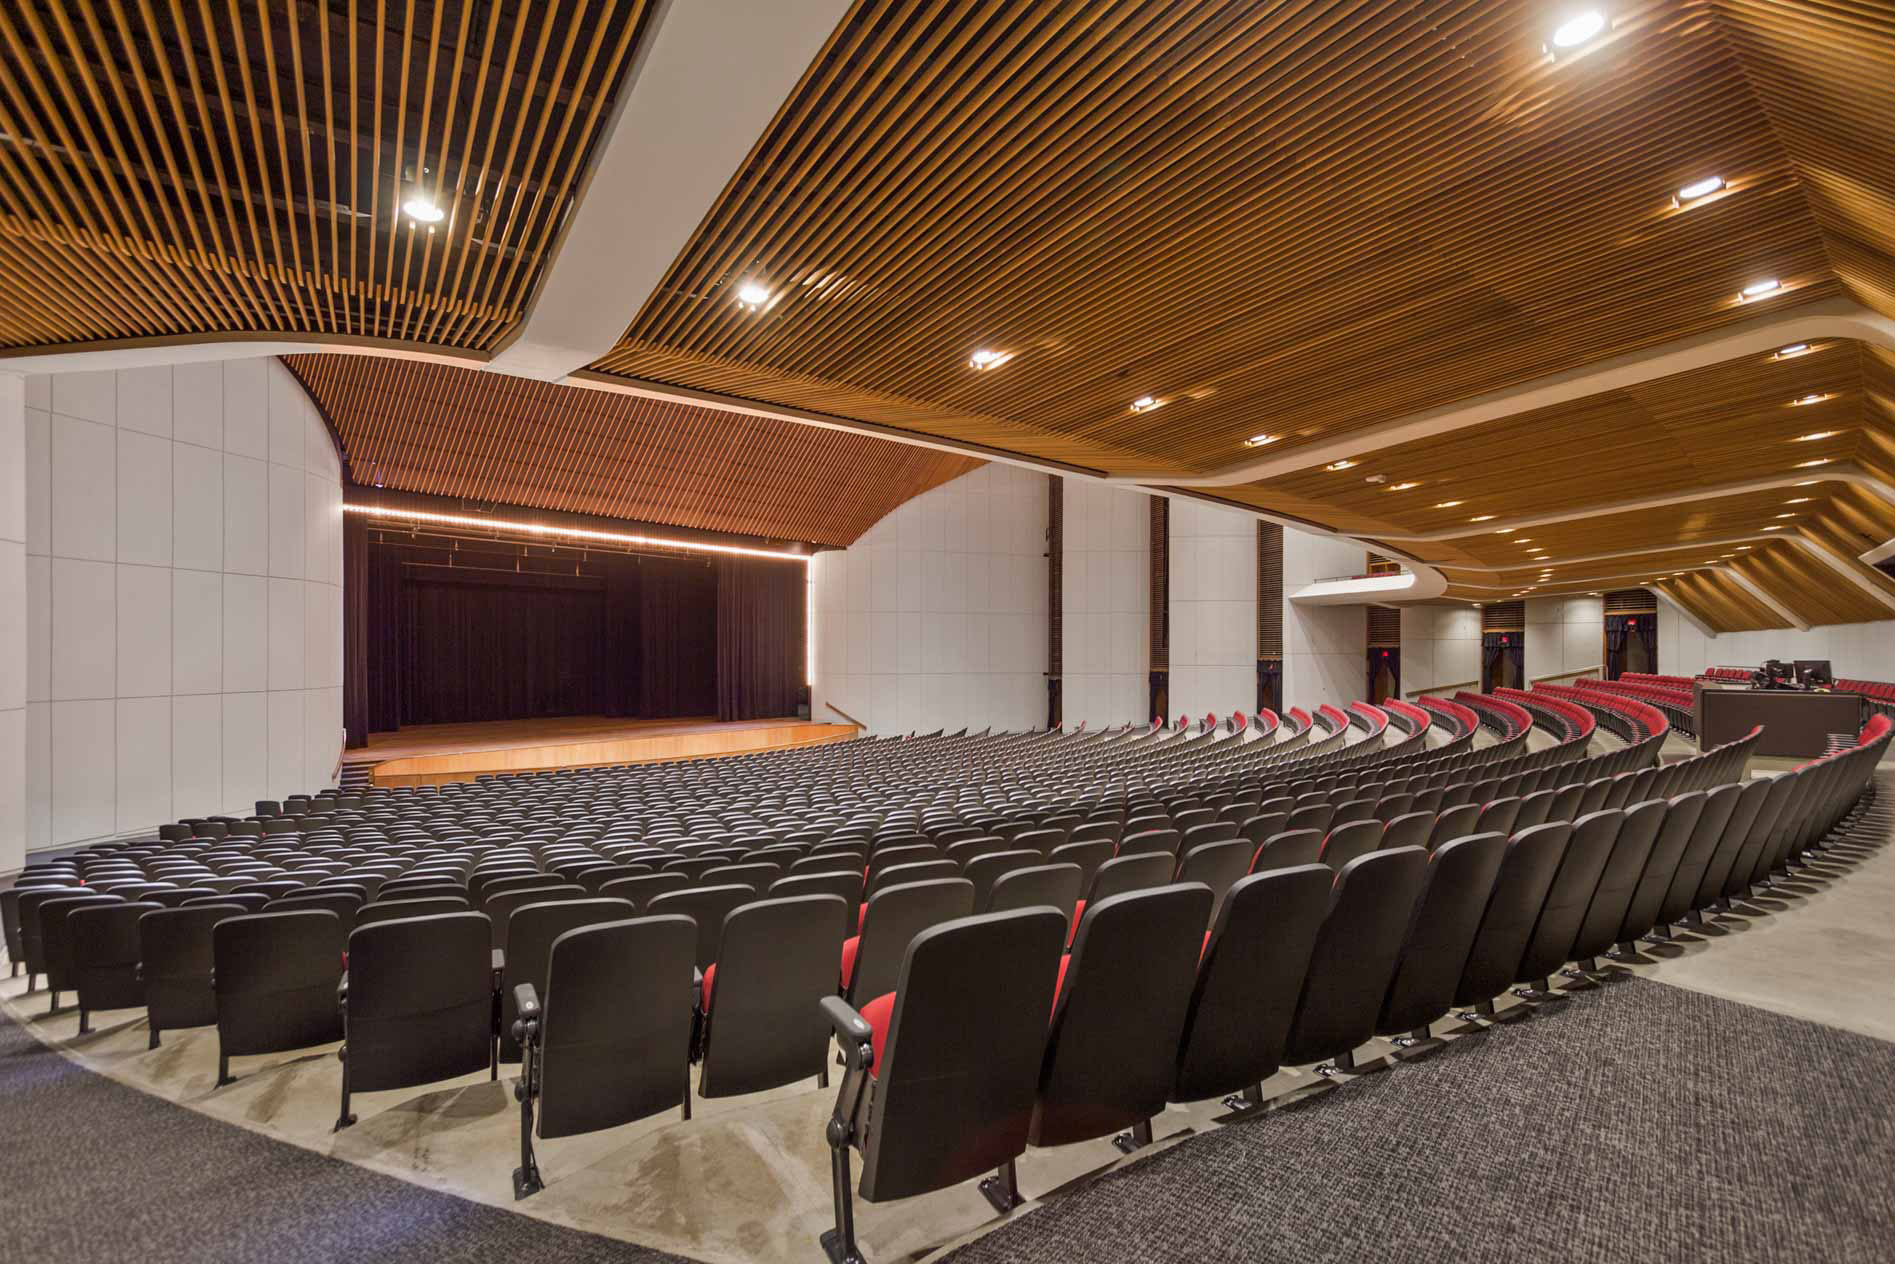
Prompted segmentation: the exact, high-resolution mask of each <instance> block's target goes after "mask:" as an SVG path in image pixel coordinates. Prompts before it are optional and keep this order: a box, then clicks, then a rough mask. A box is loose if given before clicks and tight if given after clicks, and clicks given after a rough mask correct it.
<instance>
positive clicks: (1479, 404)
mask: <svg viewBox="0 0 1895 1264" xmlns="http://www.w3.org/2000/svg"><path fill="white" fill-rule="evenodd" d="M1825 338H1854V339H1857V340H1859V341H1862V342H1866V343H1871V344H1874V345H1875V346H1879V347H1885V348H1887V349H1889V350H1891V351H1895V321H1892V320H1890V319H1888V318H1887V317H1885V316H1880V315H1877V314H1876V313H1874V312H1872V311H1870V310H1868V309H1867V308H1865V307H1863V306H1861V305H1860V304H1858V303H1854V302H1851V301H1849V300H1848V299H1825V300H1823V301H1822V302H1820V303H1812V304H1810V305H1809V306H1807V307H1800V308H1796V309H1794V310H1791V311H1786V312H1784V313H1783V314H1781V315H1777V316H1760V317H1758V318H1757V319H1755V320H1750V321H1745V322H1744V323H1742V324H1739V325H1732V326H1730V327H1728V328H1725V329H1721V330H1718V331H1716V332H1714V333H1707V334H1699V335H1696V336H1694V337H1690V338H1681V339H1678V340H1676V341H1674V342H1668V343H1663V344H1661V345H1659V346H1657V347H1653V348H1651V349H1649V350H1647V351H1641V352H1637V353H1635V354H1632V355H1625V356H1617V357H1615V358H1613V359H1610V360H1602V361H1600V362H1598V363H1597V364H1591V365H1587V366H1585V367H1583V368H1578V369H1570V370H1568V371H1566V372H1564V373H1555V374H1551V375H1549V376H1547V377H1542V378H1536V379H1535V380H1533V381H1531V382H1526V383H1523V384H1521V385H1519V386H1516V387H1512V388H1510V389H1508V390H1504V391H1495V392H1493V393H1491V394H1488V395H1480V396H1476V397H1475V398H1473V399H1469V400H1463V401H1461V402H1459V403H1455V404H1448V405H1445V406H1443V407H1440V408H1431V409H1427V410H1426V411H1423V412H1418V413H1411V414H1409V415H1408V416H1406V417H1399V418H1396V419H1395V420H1393V421H1388V422H1384V423H1382V424H1381V425H1379V426H1371V427H1368V428H1367V429H1363V430H1357V431H1352V432H1350V433H1349V434H1347V435H1343V436H1341V437H1339V438H1337V439H1336V440H1334V441H1332V442H1328V443H1312V444H1305V445H1303V446H1301V447H1298V448H1294V449H1291V450H1289V451H1286V452H1283V453H1280V454H1278V455H1275V456H1268V457H1259V458H1257V459H1256V460H1252V461H1244V462H1240V463H1238V464H1236V465H1230V466H1226V467H1225V468H1223V469H1221V470H1218V471H1216V472H1215V473H1211V474H1200V475H1196V476H1193V477H1179V476H1177V475H1175V474H1161V473H1152V474H1122V475H1117V476H1115V477H1114V478H1113V480H1112V481H1114V482H1120V483H1141V482H1152V481H1163V482H1166V483H1170V484H1172V485H1174V486H1180V487H1231V486H1234V485H1236V484H1239V483H1254V482H1258V481H1260V480H1263V479H1267V478H1275V477H1277V476H1279V475H1283V474H1292V473H1295V472H1296V471H1298V470H1305V469H1309V468H1311V467H1312V466H1317V465H1327V464H1329V463H1330V462H1331V461H1340V460H1344V459H1353V458H1357V457H1360V456H1362V455H1363V454H1364V453H1368V452H1376V451H1380V450H1381V449H1383V448H1391V447H1395V446H1397V445H1399V444H1403V443H1413V442H1415V441H1417V440H1420V439H1431V438H1434V437H1436V436H1438V435H1443V434H1449V433H1452V432H1453V431H1456V430H1465V429H1466V428H1468V427H1469V426H1478V425H1482V424H1484V423H1486V422H1490V421H1498V420H1499V419H1501V418H1503V417H1512V416H1515V415H1516V414H1519V413H1525V412H1531V411H1533V410H1534V409H1536V408H1547V407H1551V406H1552V405H1555V404H1564V403H1567V402H1568V401H1571V400H1575V399H1583V398H1585V397H1586V396H1588V395H1598V394H1600V393H1602V392H1605V391H1614V390H1621V389H1623V388H1625V387H1628V386H1638V385H1640V384H1642V383H1645V382H1653V381H1657V380H1658V379H1659V378H1664V377H1670V376H1672V375H1673V374H1676V373H1688V372H1690V371H1692V370H1693V369H1701V368H1705V367H1707V366H1709V365H1713V364H1719V363H1722V362H1723V361H1725V360H1735V359H1737V358H1739V357H1741V356H1747V355H1760V354H1762V353H1763V352H1766V351H1774V350H1775V349H1776V348H1778V347H1781V346H1783V345H1785V344H1786V343H1791V342H1814V341H1818V340H1820V339H1825Z"/></svg>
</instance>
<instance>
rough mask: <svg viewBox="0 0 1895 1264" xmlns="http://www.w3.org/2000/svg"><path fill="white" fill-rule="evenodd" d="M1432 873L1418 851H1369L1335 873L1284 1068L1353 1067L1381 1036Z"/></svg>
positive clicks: (1285, 1052) (1287, 1043)
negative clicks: (1379, 1025) (1329, 1063)
mask: <svg viewBox="0 0 1895 1264" xmlns="http://www.w3.org/2000/svg"><path fill="white" fill-rule="evenodd" d="M1427 874H1428V853H1427V852H1425V851H1423V850H1422V849H1421V848H1419V847H1412V848H1407V847H1405V848H1401V849H1399V850H1395V851H1376V852H1370V853H1369V854H1368V855H1366V856H1358V857H1357V858H1356V859H1354V860H1352V861H1350V862H1349V863H1348V864H1346V865H1344V866H1343V867H1342V870H1341V871H1340V872H1339V873H1337V874H1336V885H1335V889H1334V891H1333V892H1332V894H1331V896H1330V903H1329V912H1328V914H1327V915H1326V916H1325V917H1324V918H1323V924H1322V927H1321V929H1320V930H1318V931H1317V932H1316V943H1315V945H1314V946H1313V947H1312V948H1311V950H1310V957H1309V970H1308V972H1307V973H1306V974H1305V975H1304V978H1303V988H1302V993H1301V995H1300V996H1299V997H1298V998H1297V1003H1296V1013H1295V1016H1294V1017H1292V1018H1291V1020H1290V1032H1289V1036H1288V1037H1287V1038H1286V1039H1285V1041H1284V1046H1283V1062H1284V1065H1286V1066H1303V1065H1305V1064H1307V1063H1313V1062H1321V1061H1323V1060H1324V1059H1333V1060H1334V1063H1335V1068H1336V1069H1338V1070H1345V1071H1346V1070H1348V1069H1350V1067H1352V1066H1353V1065H1354V1062H1353V1059H1352V1053H1353V1051H1354V1049H1355V1048H1356V1046H1358V1045H1360V1044H1363V1043H1364V1042H1366V1041H1368V1040H1369V1039H1371V1038H1372V1037H1373V1036H1374V1035H1375V1021H1376V1018H1377V1016H1378V1015H1379V1014H1380V1013H1381V1008H1382V998H1383V997H1385V996H1386V995H1387V994H1388V987H1389V982H1390V980H1391V979H1392V978H1393V977H1394V973H1395V967H1396V964H1397V962H1398V961H1399V958H1400V954H1401V949H1402V943H1403V941H1404V939H1405V938H1406V937H1407V933H1408V926H1409V922H1410V920H1411V919H1412V918H1413V916H1414V911H1415V906H1416V903H1417V902H1418V901H1419V900H1420V898H1421V892H1422V885H1423V883H1424V881H1425V880H1426V878H1427Z"/></svg>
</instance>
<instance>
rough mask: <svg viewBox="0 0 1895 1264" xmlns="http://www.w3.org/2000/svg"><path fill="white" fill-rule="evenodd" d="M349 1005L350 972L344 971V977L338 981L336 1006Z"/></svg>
mask: <svg viewBox="0 0 1895 1264" xmlns="http://www.w3.org/2000/svg"><path fill="white" fill-rule="evenodd" d="M348 1003H349V972H348V971H347V970H344V971H343V972H342V977H341V978H340V979H338V980H336V1004H338V1005H347V1004H348Z"/></svg>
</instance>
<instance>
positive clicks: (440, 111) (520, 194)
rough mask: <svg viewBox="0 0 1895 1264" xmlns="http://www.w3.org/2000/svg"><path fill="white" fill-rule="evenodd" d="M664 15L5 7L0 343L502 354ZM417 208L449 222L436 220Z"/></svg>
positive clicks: (331, 3)
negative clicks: (414, 211)
mask: <svg viewBox="0 0 1895 1264" xmlns="http://www.w3.org/2000/svg"><path fill="white" fill-rule="evenodd" d="M645 9H646V4H645V0H548V2H546V3H528V2H527V0H491V2H489V3H484V4H477V3H473V2H472V0H402V2H401V3H391V0H276V2H271V0H263V3H259V4H254V5H253V4H244V5H238V4H236V3H235V2H234V0H233V2H232V3H230V4H228V5H221V6H219V5H213V4H211V3H210V2H209V0H199V3H197V4H195V5H190V4H185V3H183V2H182V0H172V3H171V4H170V5H169V6H168V7H166V6H163V5H160V4H157V3H153V2H152V0H139V3H137V4H135V5H134V4H128V3H122V2H121V0H109V2H107V0H21V2H20V3H18V4H15V3H8V4H7V5H5V6H0V133H3V135H0V346H28V345H45V344H71V343H87V342H92V341H102V340H113V339H126V338H141V337H178V336H188V335H194V334H210V333H224V334H228V333H262V332H276V333H297V334H302V335H309V336H314V337H337V338H345V339H356V340H361V339H372V340H382V341H393V342H418V343H430V344H438V345H447V346H452V347H458V348H468V349H477V350H484V349H488V348H491V347H492V346H493V345H494V344H495V342H496V341H497V340H498V339H499V338H500V336H501V335H502V334H503V333H504V332H505V331H506V330H507V329H508V327H509V326H511V325H512V324H513V323H514V322H516V321H517V320H518V319H519V318H520V315H521V313H522V311H523V310H524V306H525V303H526V300H527V298H528V296H529V295H530V294H531V292H532V289H533V286H534V284H535V283H536V282H537V280H538V278H539V275H540V272H541V269H542V268H543V266H544V264H545V262H546V259H547V255H548V251H549V249H550V247H551V245H552V243H553V241H554V239H555V236H556V234H557V231H558V228H559V226H560V223H561V222H562V220H563V219H564V217H565V216H566V214H567V212H568V211H569V209H570V207H571V204H572V200H573V197H574V191H575V188H576V185H577V182H578V180H579V177H580V175H581V173H582V170H583V168H584V165H585V161H586V156H587V153H588V151H589V149H590V147H591V145H592V142H593V139H594V137H595V136H596V135H597V134H598V133H599V130H600V128H601V125H602V124H603V123H604V121H605V120H606V119H607V118H609V117H610V110H611V106H612V99H613V91H614V88H615V86H616V85H617V84H618V82H619V80H620V78H621V75H622V73H623V71H624V68H625V67H626V66H627V65H628V64H629V60H630V58H631V56H632V52H633V49H634V46H635V44H636V41H637V36H638V33H639V29H640V19H641V18H642V17H643V15H644V12H645ZM416 194H421V195H424V196H425V197H427V198H429V199H431V200H433V201H434V202H435V203H436V204H437V205H438V206H439V207H440V208H441V209H442V210H443V211H444V212H445V213H446V214H445V218H443V219H442V220H441V221H440V222H439V223H438V224H436V225H434V226H432V227H430V226H427V225H417V224H416V223H415V221H413V220H412V219H410V218H409V217H408V216H406V215H405V214H403V213H402V212H401V209H400V208H401V206H402V204H403V203H404V202H405V201H406V200H407V199H408V198H410V197H412V196H414V195H416Z"/></svg>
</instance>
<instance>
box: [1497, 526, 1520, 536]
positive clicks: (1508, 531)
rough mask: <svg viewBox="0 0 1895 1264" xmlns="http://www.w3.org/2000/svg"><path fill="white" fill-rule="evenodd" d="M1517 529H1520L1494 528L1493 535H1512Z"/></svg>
mask: <svg viewBox="0 0 1895 1264" xmlns="http://www.w3.org/2000/svg"><path fill="white" fill-rule="evenodd" d="M1519 529H1520V528H1518V527H1495V528H1494V534H1495V535H1512V534H1513V533H1514V532H1515V531H1518V530H1519Z"/></svg>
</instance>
